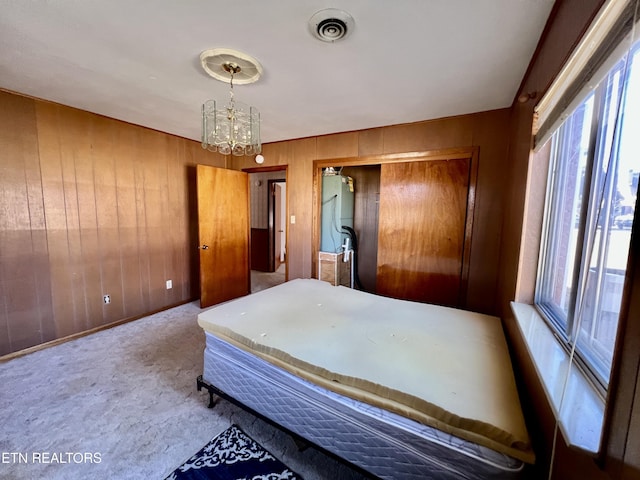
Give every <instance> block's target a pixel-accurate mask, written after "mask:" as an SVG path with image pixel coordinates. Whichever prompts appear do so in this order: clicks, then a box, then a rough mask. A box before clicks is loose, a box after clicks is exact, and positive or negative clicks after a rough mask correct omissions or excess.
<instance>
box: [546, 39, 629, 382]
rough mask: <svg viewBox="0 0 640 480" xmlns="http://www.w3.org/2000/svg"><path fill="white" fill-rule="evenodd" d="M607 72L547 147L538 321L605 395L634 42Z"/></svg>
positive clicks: (622, 270) (625, 213) (623, 244)
mask: <svg viewBox="0 0 640 480" xmlns="http://www.w3.org/2000/svg"><path fill="white" fill-rule="evenodd" d="M614 61H615V60H614ZM607 65H610V63H607ZM608 68H609V69H608V71H607V72H606V75H605V76H604V78H603V80H602V81H600V83H599V84H598V85H597V86H596V87H595V88H593V89H590V90H589V93H588V94H586V95H583V96H582V97H581V99H579V103H578V105H577V107H575V108H574V109H573V110H572V111H570V112H569V115H568V116H567V117H566V119H565V120H564V122H563V123H562V124H561V126H560V127H558V128H556V129H555V131H553V134H552V135H551V138H550V140H549V141H551V142H552V143H551V149H550V151H551V154H550V155H551V157H550V168H549V179H548V183H547V185H548V187H547V198H546V203H545V226H544V231H543V238H542V244H541V258H540V263H539V272H538V280H537V285H536V305H537V306H538V308H539V309H540V311H541V312H542V314H543V316H544V317H545V318H546V319H547V320H548V322H549V324H550V325H551V327H552V328H553V329H554V331H555V332H556V334H557V335H558V337H559V338H560V340H561V342H563V343H564V344H565V345H566V347H567V349H568V350H570V351H571V350H573V349H574V347H575V358H576V359H577V360H578V363H579V364H580V365H582V366H583V367H585V370H586V371H587V372H588V373H589V374H590V376H591V378H592V379H594V380H596V382H597V384H599V385H600V386H601V387H602V389H603V390H606V388H607V386H608V383H609V375H610V370H611V361H612V357H613V349H614V343H615V338H616V331H617V324H618V316H619V312H620V304H621V299H622V291H623V284H624V278H625V274H626V267H627V258H628V252H629V242H630V237H631V224H632V222H633V218H634V208H635V204H636V195H637V190H638V176H639V174H640V42H636V44H635V45H634V46H633V47H632V48H631V49H630V50H629V51H628V53H626V55H625V56H624V57H623V58H622V59H620V60H618V61H617V63H615V64H614V65H613V66H612V67H608Z"/></svg>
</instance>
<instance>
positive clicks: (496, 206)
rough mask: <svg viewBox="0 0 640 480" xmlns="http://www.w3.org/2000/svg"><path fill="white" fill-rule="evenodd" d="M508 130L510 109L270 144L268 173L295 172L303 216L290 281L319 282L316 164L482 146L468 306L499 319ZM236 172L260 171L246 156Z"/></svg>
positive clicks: (293, 192) (296, 211) (294, 231)
mask: <svg viewBox="0 0 640 480" xmlns="http://www.w3.org/2000/svg"><path fill="white" fill-rule="evenodd" d="M508 131H509V110H508V109H502V110H494V111H489V112H481V113H474V114H469V115H462V116H457V117H450V118H443V119H438V120H430V121H425V122H417V123H411V124H405V125H393V126H388V127H381V128H374V129H369V130H362V131H356V132H347V133H338V134H333V135H324V136H320V137H311V138H305V139H300V140H290V141H284V142H276V143H270V144H266V145H264V146H263V155H264V157H265V162H264V166H275V165H288V202H289V215H290V216H294V217H295V223H291V218H290V219H289V239H288V261H289V265H288V266H289V278H290V279H293V278H310V277H311V275H312V262H313V259H312V250H311V249H312V244H311V241H312V238H311V237H312V226H313V225H312V221H313V195H314V192H313V161H314V160H324V159H332V158H346V157H365V156H371V155H382V154H393V153H406V152H425V151H429V150H439V149H449V148H458V147H471V146H478V147H479V169H478V181H477V191H476V205H475V213H474V215H475V218H474V224H473V225H474V226H473V240H472V246H471V259H470V273H469V289H468V294H467V306H468V308H470V309H472V310H476V311H479V312H484V313H495V312H496V286H497V281H498V263H499V257H500V230H501V222H502V212H503V204H502V195H503V192H502V190H503V188H504V172H505V171H506V170H507V164H506V159H507V145H508V142H507V133H508ZM363 164H366V160H363ZM230 165H231V167H232V168H235V169H238V170H242V169H245V168H251V167H252V166H255V164H253V163H252V159H251V158H244V157H236V158H233V159H232V160H231V164H230Z"/></svg>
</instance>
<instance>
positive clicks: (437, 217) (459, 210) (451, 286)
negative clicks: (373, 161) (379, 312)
mask: <svg viewBox="0 0 640 480" xmlns="http://www.w3.org/2000/svg"><path fill="white" fill-rule="evenodd" d="M470 167H471V160H470V159H469V158H463V159H454V160H429V161H416V162H406V163H405V162H402V163H387V164H383V165H382V166H381V175H380V211H379V224H378V268H377V289H376V291H377V293H379V294H381V295H386V296H391V297H395V298H402V299H407V300H415V301H420V302H428V303H435V304H439V305H450V306H463V303H464V299H463V298H462V297H463V293H465V292H464V291H465V284H464V281H463V280H464V278H463V273H464V272H463V270H464V268H463V267H464V262H463V260H464V258H463V256H464V252H465V242H466V241H467V239H466V236H465V232H466V225H467V204H468V201H469V198H468V197H469V195H470V194H473V189H471V191H470V189H469V182H470V173H471V170H470ZM469 234H470V232H469Z"/></svg>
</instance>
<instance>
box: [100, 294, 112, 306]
mask: <svg viewBox="0 0 640 480" xmlns="http://www.w3.org/2000/svg"><path fill="white" fill-rule="evenodd" d="M102 301H103V302H104V303H105V305H106V304H108V303H111V295H103V296H102Z"/></svg>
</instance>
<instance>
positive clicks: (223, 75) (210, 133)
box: [200, 49, 262, 156]
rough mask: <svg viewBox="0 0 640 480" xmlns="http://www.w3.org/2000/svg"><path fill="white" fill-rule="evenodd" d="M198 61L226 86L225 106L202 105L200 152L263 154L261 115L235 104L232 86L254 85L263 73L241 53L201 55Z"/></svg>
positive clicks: (218, 52)
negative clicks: (240, 84) (227, 88)
mask: <svg viewBox="0 0 640 480" xmlns="http://www.w3.org/2000/svg"><path fill="white" fill-rule="evenodd" d="M200 61H201V63H202V67H203V68H204V69H205V71H206V72H207V73H208V74H209V75H211V76H212V77H214V78H215V79H217V80H220V81H223V82H227V81H228V82H229V86H230V91H229V101H228V103H226V105H223V104H222V102H220V103H217V102H216V100H207V101H206V102H204V104H203V105H202V148H204V149H207V150H210V151H212V152H219V153H221V154H222V155H230V154H231V155H236V156H241V155H256V154H259V153H260V152H261V151H262V144H261V141H260V112H259V111H258V110H257V109H256V108H255V107H250V106H249V105H246V104H244V103H241V102H237V101H236V100H235V97H234V92H233V83H234V79H238V81H237V82H236V83H251V82H255V81H256V80H257V79H258V78H259V77H260V74H261V73H262V67H261V66H260V64H259V63H258V62H257V61H255V60H254V59H252V58H251V57H249V56H247V55H244V54H242V53H240V52H235V51H233V50H227V49H215V50H207V51H205V52H202V54H201V55H200Z"/></svg>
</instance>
